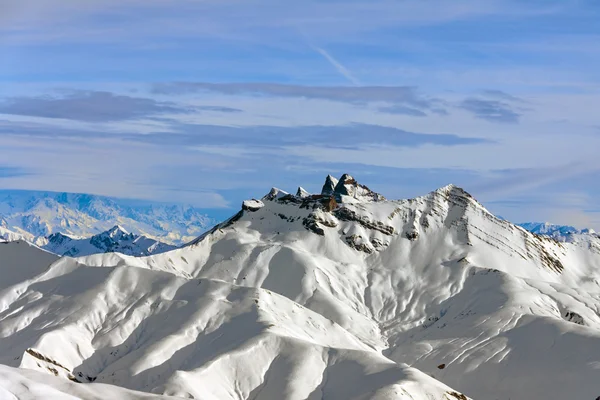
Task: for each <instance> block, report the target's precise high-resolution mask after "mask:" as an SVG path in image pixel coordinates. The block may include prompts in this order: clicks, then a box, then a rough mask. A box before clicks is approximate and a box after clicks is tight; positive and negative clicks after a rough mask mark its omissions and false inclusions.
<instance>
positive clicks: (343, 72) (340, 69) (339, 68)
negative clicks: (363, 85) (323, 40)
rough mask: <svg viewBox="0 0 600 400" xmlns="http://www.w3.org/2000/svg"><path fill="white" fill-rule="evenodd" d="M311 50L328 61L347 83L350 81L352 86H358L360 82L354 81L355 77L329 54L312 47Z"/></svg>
mask: <svg viewBox="0 0 600 400" xmlns="http://www.w3.org/2000/svg"><path fill="white" fill-rule="evenodd" d="M313 49H314V50H315V51H316V52H317V53H319V54H321V55H322V56H323V58H325V59H326V60H327V61H329V63H330V64H331V65H333V67H334V68H335V69H336V70H337V71H338V72H339V73H340V75H342V76H343V77H344V78H346V79H347V80H348V81H350V82H351V83H353V84H354V85H356V86H358V85H360V81H359V80H358V79H356V77H354V75H353V74H352V73H351V72H350V70H348V68H346V67H345V66H343V65H342V63H340V62H339V61H338V60H336V59H335V58H334V57H333V56H332V55H331V54H329V53H328V52H326V51H325V50H324V49H322V48H320V47H316V46H313Z"/></svg>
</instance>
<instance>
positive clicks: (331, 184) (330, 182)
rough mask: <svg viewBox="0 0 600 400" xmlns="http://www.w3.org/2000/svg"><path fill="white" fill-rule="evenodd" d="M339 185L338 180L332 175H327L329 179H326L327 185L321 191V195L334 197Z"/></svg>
mask: <svg viewBox="0 0 600 400" xmlns="http://www.w3.org/2000/svg"><path fill="white" fill-rule="evenodd" d="M337 184H338V180H337V179H336V178H334V177H333V176H331V175H327V178H325V184H324V185H323V189H321V195H323V196H333V193H334V192H335V187H336V186H337Z"/></svg>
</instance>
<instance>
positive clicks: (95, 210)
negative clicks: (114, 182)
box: [0, 190, 215, 244]
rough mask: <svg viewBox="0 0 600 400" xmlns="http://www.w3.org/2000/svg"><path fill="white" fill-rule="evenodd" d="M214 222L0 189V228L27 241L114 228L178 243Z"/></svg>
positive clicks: (153, 208) (192, 214) (87, 198)
mask: <svg viewBox="0 0 600 400" xmlns="http://www.w3.org/2000/svg"><path fill="white" fill-rule="evenodd" d="M214 222H215V221H214V220H212V219H211V218H209V217H208V216H207V215H205V214H203V213H202V212H201V211H200V210H199V209H196V208H193V207H189V206H178V205H156V204H153V205H149V204H145V203H141V202H133V201H127V200H122V199H115V198H109V197H103V196H95V195H89V194H74V193H54V192H35V191H13V190H1V191H0V226H2V227H4V228H6V229H9V230H11V231H14V232H17V233H21V232H20V231H22V232H24V233H26V234H30V235H31V236H32V237H45V236H48V235H50V234H52V233H56V232H61V233H64V234H67V235H72V236H81V237H89V236H92V235H96V234H99V233H102V232H104V231H106V230H108V229H110V228H111V227H113V226H114V225H115V224H118V225H120V226H122V227H123V228H124V229H126V230H128V231H130V232H137V233H140V234H142V235H144V236H147V237H149V238H152V239H155V240H159V241H162V242H165V243H169V244H182V243H184V242H187V241H189V240H191V239H193V238H194V237H196V236H198V235H199V234H201V233H202V232H204V231H205V230H206V229H207V228H209V227H210V226H211V225H212V224H214ZM28 240H30V241H31V239H30V238H28Z"/></svg>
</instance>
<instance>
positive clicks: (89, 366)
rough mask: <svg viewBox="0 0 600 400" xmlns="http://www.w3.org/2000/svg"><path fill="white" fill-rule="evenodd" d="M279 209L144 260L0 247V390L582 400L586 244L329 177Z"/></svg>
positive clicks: (462, 195) (267, 208)
mask: <svg viewBox="0 0 600 400" xmlns="http://www.w3.org/2000/svg"><path fill="white" fill-rule="evenodd" d="M295 193H296V195H292V194H288V193H286V192H284V191H282V190H279V189H273V190H272V191H271V192H270V193H269V194H268V195H266V196H265V197H263V198H262V199H260V200H258V199H252V200H249V201H246V202H244V203H243V205H242V210H240V211H239V212H238V213H237V214H236V215H234V216H233V217H232V218H230V219H229V220H227V221H225V222H224V223H221V224H219V225H217V226H215V227H214V228H213V229H212V230H210V231H209V232H207V233H206V234H203V235H202V236H200V237H199V238H197V239H196V240H194V241H192V242H190V243H189V245H188V246H186V247H183V248H179V249H176V250H173V251H169V252H166V253H162V254H157V255H153V256H150V257H129V256H126V255H121V254H118V253H109V254H96V255H92V256H88V257H81V258H77V259H71V258H61V259H58V260H56V261H54V262H52V261H53V260H52V259H50V260H47V259H41V260H40V258H41V257H40V254H39V253H40V252H42V250H40V249H37V248H35V247H31V246H29V247H27V246H25V245H24V244H22V243H21V242H17V243H8V244H2V245H0V274H1V276H3V277H6V278H4V279H2V280H0V364H4V365H6V367H3V368H2V369H0V387H2V388H4V390H5V391H8V392H11V393H15V391H16V390H22V388H21V387H20V386H18V383H13V382H31V381H35V382H40V385H41V384H43V385H47V386H48V387H50V388H51V389H52V390H56V391H59V390H60V391H62V392H63V393H71V394H74V393H75V392H74V391H73V390H77V389H74V387H76V388H79V387H84V388H86V389H85V390H88V391H89V393H95V395H96V396H97V397H98V398H103V397H102V396H103V395H105V391H107V390H111V391H113V393H117V392H118V391H123V392H122V393H121V392H119V396H122V397H120V398H127V397H128V396H129V397H130V398H135V396H139V393H140V392H145V393H153V394H159V395H162V396H164V397H169V396H179V397H183V398H197V399H219V400H221V399H259V400H261V399H307V398H308V399H311V400H315V399H340V400H341V399H344V400H346V399H439V400H441V399H445V400H455V399H466V396H469V397H471V398H473V399H486V400H487V399H497V400H508V399H513V400H514V399H531V400H536V399H540V400H541V399H594V398H597V397H598V396H599V395H600V381H598V379H596V377H597V374H598V369H599V368H600V239H599V238H597V237H596V236H594V235H587V237H586V239H585V240H582V241H578V242H575V243H561V242H557V241H555V240H552V239H549V238H546V237H543V236H539V235H535V234H532V233H530V232H528V231H527V230H525V229H523V228H521V227H518V226H516V225H513V224H511V223H510V222H507V221H504V220H501V219H499V218H496V217H495V216H493V215H492V214H490V213H489V212H488V211H487V210H486V209H485V208H484V207H483V206H482V205H481V204H480V203H478V202H477V201H476V200H475V199H474V198H473V197H472V196H470V195H469V194H468V193H466V192H465V191H464V190H462V189H460V188H458V187H456V186H452V185H449V186H446V187H443V188H440V189H438V190H436V191H434V192H432V193H429V194H427V195H425V196H423V197H418V198H415V199H409V200H386V199H385V198H384V197H383V196H381V195H379V194H377V193H374V192H372V191H371V190H369V189H368V188H367V187H366V186H363V185H360V184H359V183H357V182H356V181H355V180H354V179H353V178H352V177H350V176H347V175H344V176H342V178H341V179H339V180H337V179H335V178H332V177H328V178H327V180H326V183H325V185H324V187H323V191H322V193H320V194H317V195H312V194H309V193H306V192H305V191H303V190H300V189H299V190H297V191H296V192H295ZM6 252H12V253H13V254H16V256H14V257H13V258H14V259H16V260H20V261H19V262H20V263H21V264H20V265H19V267H18V268H15V265H14V264H11V263H10V262H8V263H7V262H6V261H5V260H8V259H13V258H10V257H8V256H5V255H4V254H5V253H6ZM19 367H20V368H19ZM23 368H27V369H32V370H35V371H27V372H21V371H22V369H23ZM40 373H45V374H46V375H55V376H49V377H47V378H45V379H44V380H41V379H40V380H37V377H38V376H39V375H35V374H40ZM68 380H71V381H77V382H82V383H83V384H81V385H78V386H77V385H75V386H73V385H72V384H71V383H69V382H68ZM78 390H83V389H78ZM125 390H128V392H125ZM0 393H1V392H0ZM462 393H464V394H462ZM465 395H466V396H465Z"/></svg>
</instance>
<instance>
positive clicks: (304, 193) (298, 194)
mask: <svg viewBox="0 0 600 400" xmlns="http://www.w3.org/2000/svg"><path fill="white" fill-rule="evenodd" d="M308 196H310V193H308V192H307V191H306V190H304V188H303V187H302V186H298V190H297V191H296V197H300V198H301V199H303V198H305V197H308Z"/></svg>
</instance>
